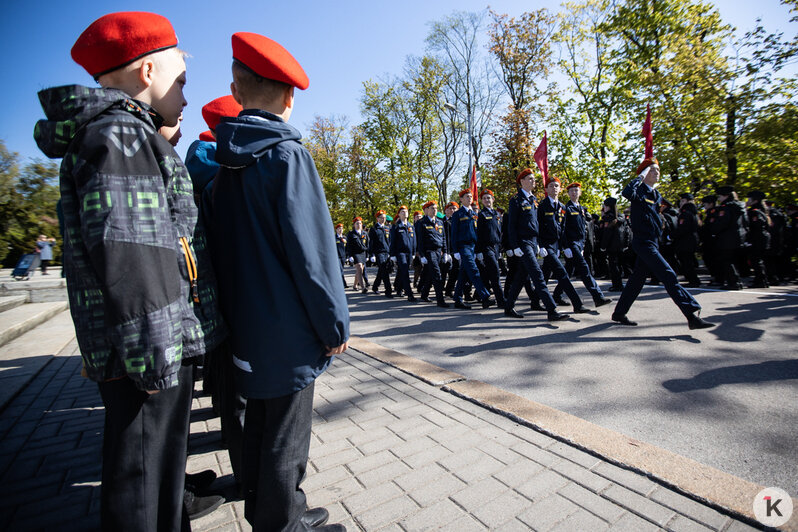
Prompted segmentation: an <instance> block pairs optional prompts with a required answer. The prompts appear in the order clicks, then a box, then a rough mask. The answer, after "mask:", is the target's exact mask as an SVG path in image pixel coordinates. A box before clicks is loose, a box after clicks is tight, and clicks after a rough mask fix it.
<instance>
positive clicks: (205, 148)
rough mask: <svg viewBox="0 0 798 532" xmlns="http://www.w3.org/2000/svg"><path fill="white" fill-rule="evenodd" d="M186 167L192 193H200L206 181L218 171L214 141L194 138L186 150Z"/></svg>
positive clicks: (206, 184) (209, 180)
mask: <svg viewBox="0 0 798 532" xmlns="http://www.w3.org/2000/svg"><path fill="white" fill-rule="evenodd" d="M186 168H188V173H189V175H190V176H191V183H192V184H193V186H194V194H197V195H198V196H199V195H200V194H202V191H203V190H205V187H206V186H208V183H210V182H211V179H213V177H214V176H215V175H216V172H217V171H219V163H217V162H216V143H215V142H207V141H205V140H195V141H194V142H192V143H191V146H189V147H188V151H187V152H186Z"/></svg>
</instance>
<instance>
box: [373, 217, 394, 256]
mask: <svg viewBox="0 0 798 532" xmlns="http://www.w3.org/2000/svg"><path fill="white" fill-rule="evenodd" d="M390 230H391V229H390V227H388V226H387V225H383V226H382V227H380V226H379V225H378V224H374V225H373V226H372V227H371V229H370V230H369V255H372V256H374V255H377V254H379V253H388V239H390Z"/></svg>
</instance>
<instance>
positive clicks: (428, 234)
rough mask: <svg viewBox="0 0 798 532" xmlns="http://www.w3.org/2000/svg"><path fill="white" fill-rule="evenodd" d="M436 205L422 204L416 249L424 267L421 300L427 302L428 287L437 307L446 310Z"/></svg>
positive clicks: (441, 240) (440, 232) (430, 203)
mask: <svg viewBox="0 0 798 532" xmlns="http://www.w3.org/2000/svg"><path fill="white" fill-rule="evenodd" d="M437 214H438V204H437V203H436V202H434V201H428V202H427V203H425V204H424V216H422V217H421V219H420V220H419V221H418V222H416V248H417V251H418V254H419V257H420V260H421V264H423V265H424V271H423V273H422V275H421V285H422V289H421V299H422V301H429V290H430V286H432V287H434V288H435V299H436V300H437V302H438V306H439V307H441V308H447V307H448V306H449V304H448V303H447V302H446V301H444V299H443V281H442V280H441V258H442V256H443V246H444V237H443V222H442V221H440V220H439V219H438V216H437Z"/></svg>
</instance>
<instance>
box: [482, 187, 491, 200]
mask: <svg viewBox="0 0 798 532" xmlns="http://www.w3.org/2000/svg"><path fill="white" fill-rule="evenodd" d="M486 194H487V195H489V196H493V191H492V190H491V189H489V188H486V189H485V190H483V191H482V194H480V195H479V197H480V198H481V197H482V196H484V195H486Z"/></svg>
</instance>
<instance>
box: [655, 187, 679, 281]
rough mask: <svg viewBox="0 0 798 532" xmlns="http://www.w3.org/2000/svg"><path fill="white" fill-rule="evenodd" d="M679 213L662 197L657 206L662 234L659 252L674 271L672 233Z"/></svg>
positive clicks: (674, 260) (674, 249) (674, 253)
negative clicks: (660, 203)
mask: <svg viewBox="0 0 798 532" xmlns="http://www.w3.org/2000/svg"><path fill="white" fill-rule="evenodd" d="M678 217H679V213H678V212H676V210H675V209H674V208H673V205H671V203H670V202H669V201H668V200H666V199H665V198H662V205H660V208H659V218H660V220H662V235H661V236H660V248H659V249H660V253H661V254H662V257H663V258H664V259H665V260H666V261H667V262H668V264H670V266H671V269H673V270H674V271H676V248H675V246H674V238H673V235H674V233H675V232H676V222H677V219H678Z"/></svg>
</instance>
